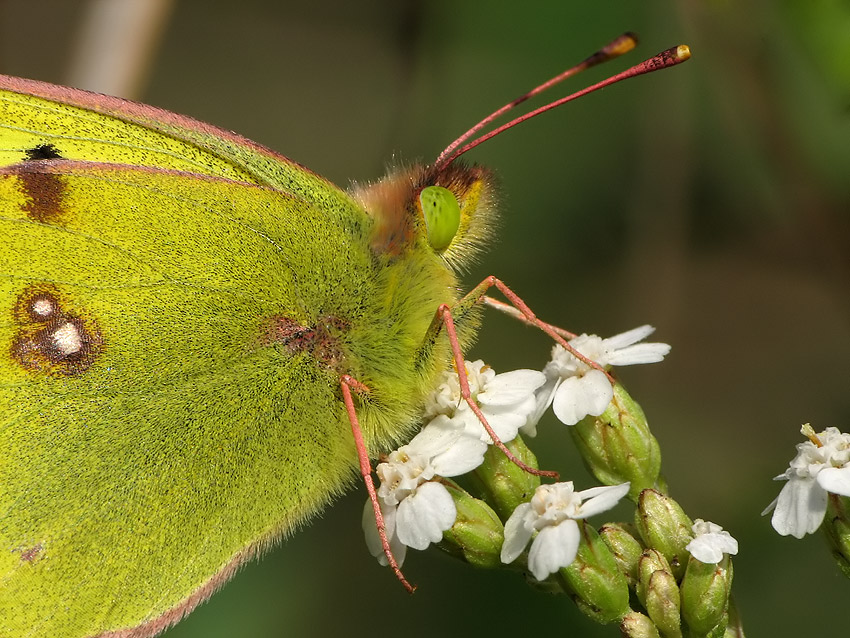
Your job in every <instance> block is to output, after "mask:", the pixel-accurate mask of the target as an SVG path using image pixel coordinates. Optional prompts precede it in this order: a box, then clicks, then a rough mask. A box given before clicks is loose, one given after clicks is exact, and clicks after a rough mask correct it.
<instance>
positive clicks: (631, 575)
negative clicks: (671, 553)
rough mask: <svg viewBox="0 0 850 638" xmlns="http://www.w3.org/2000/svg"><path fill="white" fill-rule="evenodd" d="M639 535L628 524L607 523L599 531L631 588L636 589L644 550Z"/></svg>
mask: <svg viewBox="0 0 850 638" xmlns="http://www.w3.org/2000/svg"><path fill="white" fill-rule="evenodd" d="M637 535H638V533H637V530H636V529H634V527H633V526H632V525H629V524H628V523H606V524H605V525H603V526H602V528H601V529H600V530H599V536H600V537H601V538H602V540H603V541H604V542H605V544H606V545H607V546H608V549H610V550H611V553H612V554H613V556H614V560H615V561H617V566H618V567H619V568H620V571H621V572H622V573H623V575H624V576H625V577H626V580H627V581H628V583H629V587H634V586H635V583H636V582H637V565H638V560H639V559H640V556H641V553H642V552H643V550H644V547H643V545H641V544H640V541H638V540H637V538H636V536H637Z"/></svg>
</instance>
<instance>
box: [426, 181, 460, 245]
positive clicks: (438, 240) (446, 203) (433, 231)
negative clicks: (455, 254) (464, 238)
mask: <svg viewBox="0 0 850 638" xmlns="http://www.w3.org/2000/svg"><path fill="white" fill-rule="evenodd" d="M419 203H420V204H421V205H422V214H423V215H424V216H425V228H426V229H427V231H428V243H429V244H431V248H433V249H434V250H437V251H442V250H445V249H446V248H448V247H449V244H450V243H452V239H454V237H455V235H456V234H457V229H458V227H459V226H460V206H459V205H458V203H457V199H455V196H454V194H452V192H451V191H450V190H449V189H448V188H443V187H442V186H426V187H425V188H423V189H422V192H421V193H419Z"/></svg>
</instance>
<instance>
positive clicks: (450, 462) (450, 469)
mask: <svg viewBox="0 0 850 638" xmlns="http://www.w3.org/2000/svg"><path fill="white" fill-rule="evenodd" d="M486 451H487V444H486V443H485V442H484V441H482V440H481V439H480V438H476V437H472V436H469V435H468V434H464V435H463V436H461V437H460V438H458V439H457V440H456V441H455V442H454V445H452V446H451V447H450V448H449V449H448V450H446V451H445V452H442V453H441V454H438V455H437V456H435V457H434V458H433V459H431V465H432V467H433V468H434V472H436V473H437V474H438V475H440V476H445V477H450V476H458V475H460V474H466V473H467V472H471V471H472V470H474V469H475V468H477V467H478V466H479V465H481V464H482V463H483V462H484V453H485V452H486Z"/></svg>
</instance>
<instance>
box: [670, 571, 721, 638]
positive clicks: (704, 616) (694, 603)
mask: <svg viewBox="0 0 850 638" xmlns="http://www.w3.org/2000/svg"><path fill="white" fill-rule="evenodd" d="M731 589H732V561H731V560H730V559H729V556H728V555H727V554H724V555H723V559H722V560H721V561H720V562H719V563H717V564H716V565H715V564H713V563H703V562H700V561H698V560H697V559H696V558H693V557H691V559H690V560H689V561H688V567H687V570H686V571H685V577H684V578H683V579H682V585H681V592H682V618H684V620H685V622H686V623H687V625H688V628H689V629H690V630H691V633H692V634H693V635H694V636H723V634H724V633H725V632H726V622H727V620H728V617H727V609H728V607H729V594H730V592H731Z"/></svg>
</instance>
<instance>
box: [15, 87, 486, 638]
mask: <svg viewBox="0 0 850 638" xmlns="http://www.w3.org/2000/svg"><path fill="white" fill-rule="evenodd" d="M485 122H486V120H485ZM473 132H474V130H473V131H472V132H471V133H473ZM471 133H470V134H471ZM466 137H469V135H467V136H466ZM479 139H481V138H479ZM474 143H476V142H473V143H471V144H473V145H474ZM469 147H471V146H470V144H467V146H465V147H462V146H460V144H457V145H455V147H454V148H453V147H450V149H448V152H447V153H446V154H444V155H443V156H441V158H440V159H438V161H437V162H435V164H433V165H431V166H413V167H409V168H405V169H399V170H396V171H394V172H392V173H390V174H389V175H388V176H387V177H385V178H384V179H382V180H381V181H379V182H377V183H375V184H373V185H369V186H366V187H362V188H359V189H356V190H352V191H344V190H342V189H340V188H338V187H337V186H335V185H333V184H332V183H330V182H328V181H326V180H325V179H323V178H321V177H320V176H318V175H316V174H314V173H312V172H310V171H309V170H308V169H306V168H304V167H303V166H300V165H298V164H297V163H295V162H293V161H292V160H289V159H287V158H285V157H283V156H282V155H279V154H277V153H274V152H273V151H270V150H268V149H266V148H264V147H262V146H260V145H257V144H255V143H253V142H250V141H249V140H247V139H244V138H242V137H239V136H238V135H235V134H233V133H229V132H227V131H223V130H221V129H218V128H215V127H212V126H210V125H207V124H203V123H200V122H197V121H195V120H192V119H190V118H186V117H182V116H179V115H175V114H173V113H169V112H167V111H163V110H160V109H156V108H153V107H149V106H144V105H140V104H135V103H132V102H128V101H125V100H121V99H118V98H110V97H106V96H102V95H95V94H91V93H86V92H83V91H77V90H73V89H68V88H63V87H58V86H53V85H49V84H43V83H40V82H35V81H29V80H21V79H16V78H11V77H6V76H0V167H2V168H0V238H2V242H0V351H2V353H3V357H2V359H0V636H3V637H6V636H8V637H10V638H23V637H24V636H26V637H31V638H36V637H51V638H53V637H56V636H60V637H65V636H68V637H77V636H80V637H82V636H104V637H106V636H112V637H116V636H122V637H124V636H149V635H154V634H156V633H158V632H159V631H161V630H162V629H164V628H165V627H167V626H169V625H170V624H172V623H174V622H176V621H177V620H179V619H180V618H181V617H182V616H183V615H184V614H186V613H187V612H189V611H190V610H191V609H193V608H194V607H195V606H196V605H197V604H198V603H199V602H201V601H202V600H204V599H205V598H206V597H208V596H209V595H210V594H211V593H212V592H213V591H214V590H215V589H216V588H217V587H218V586H220V585H221V584H222V583H223V582H224V581H226V580H227V579H228V578H230V576H232V574H233V573H234V571H235V570H236V569H237V567H238V566H239V565H240V564H242V563H243V562H244V561H246V560H248V559H250V558H251V557H253V556H255V555H256V554H257V553H259V552H261V551H262V550H263V549H264V548H265V547H266V546H268V545H269V543H271V542H272V541H273V540H275V539H276V538H279V537H280V536H281V535H286V534H289V533H290V532H292V531H293V530H294V529H295V528H296V527H298V526H299V525H302V524H303V523H304V522H305V521H306V520H308V519H309V518H310V517H311V516H313V515H314V514H315V513H316V512H318V511H319V510H320V509H321V508H322V507H324V506H325V505H326V504H327V503H328V502H329V501H330V500H331V499H333V498H334V497H335V496H337V495H339V494H340V493H341V492H342V491H343V490H345V488H346V487H348V486H349V485H350V484H351V482H352V480H353V479H354V477H355V472H354V469H355V468H356V467H357V459H358V451H357V450H356V446H355V442H354V438H353V436H352V422H356V424H359V431H360V432H362V436H363V440H364V444H363V446H361V448H360V452H361V456H365V455H366V454H368V455H372V456H374V455H376V454H377V453H378V452H380V451H382V450H386V449H388V448H389V446H391V445H392V444H394V443H396V442H398V441H399V440H402V439H404V438H405V437H406V436H409V434H410V433H411V432H412V430H413V429H414V428H415V427H416V425H417V421H418V419H419V416H420V413H421V408H422V405H423V403H424V399H425V396H426V395H427V394H428V393H429V392H430V391H431V390H432V389H433V388H434V386H435V384H436V383H437V379H438V378H439V376H440V375H441V373H442V372H443V371H444V370H447V369H449V368H450V367H451V365H452V358H453V357H456V352H453V350H452V346H453V345H454V347H455V350H457V348H458V347H461V348H462V347H463V346H464V345H465V344H468V343H469V342H470V340H471V338H472V337H473V335H474V332H475V330H476V328H477V323H478V320H477V316H476V310H477V308H478V305H479V304H478V301H479V299H480V297H481V295H482V294H483V292H484V291H485V289H481V290H479V292H478V293H477V294H476V295H475V296H473V297H467V298H465V301H464V302H462V303H460V304H459V301H460V294H459V293H458V290H459V281H458V279H457V276H456V272H457V271H458V269H459V268H461V267H463V266H464V265H465V264H467V263H468V262H469V260H470V259H471V258H472V257H473V256H474V255H475V253H476V251H477V250H479V249H480V248H481V247H482V245H483V244H485V243H486V240H487V238H488V233H489V230H488V229H489V228H490V227H491V221H492V218H493V215H494V210H495V204H496V202H495V198H494V191H493V185H492V178H491V174H490V173H489V172H488V171H487V170H486V169H483V168H480V167H476V166H473V167H468V166H464V165H462V164H460V162H459V161H457V157H458V156H459V155H460V154H462V153H463V152H465V150H466V149H467V148H469ZM441 306H448V307H452V308H453V314H454V318H455V321H456V322H457V326H458V330H459V335H458V338H457V340H456V341H455V342H454V344H452V343H450V340H449V339H447V338H446V337H445V331H444V330H443V329H442V325H441V323H440V321H439V319H435V311H437V309H438V308H439V307H441ZM341 378H342V379H343V381H344V382H343V384H342V385H341V383H340V380H341ZM348 378H351V380H352V381H351V382H350V383H348V382H346V381H345V380H346V379H348ZM349 387H354V388H355V389H360V392H359V393H357V394H356V396H354V397H353V398H351V399H348V398H347V396H346V393H347V392H348V388H349ZM347 407H349V408H352V410H353V415H351V414H349V412H348V411H347V409H346V408H347Z"/></svg>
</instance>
